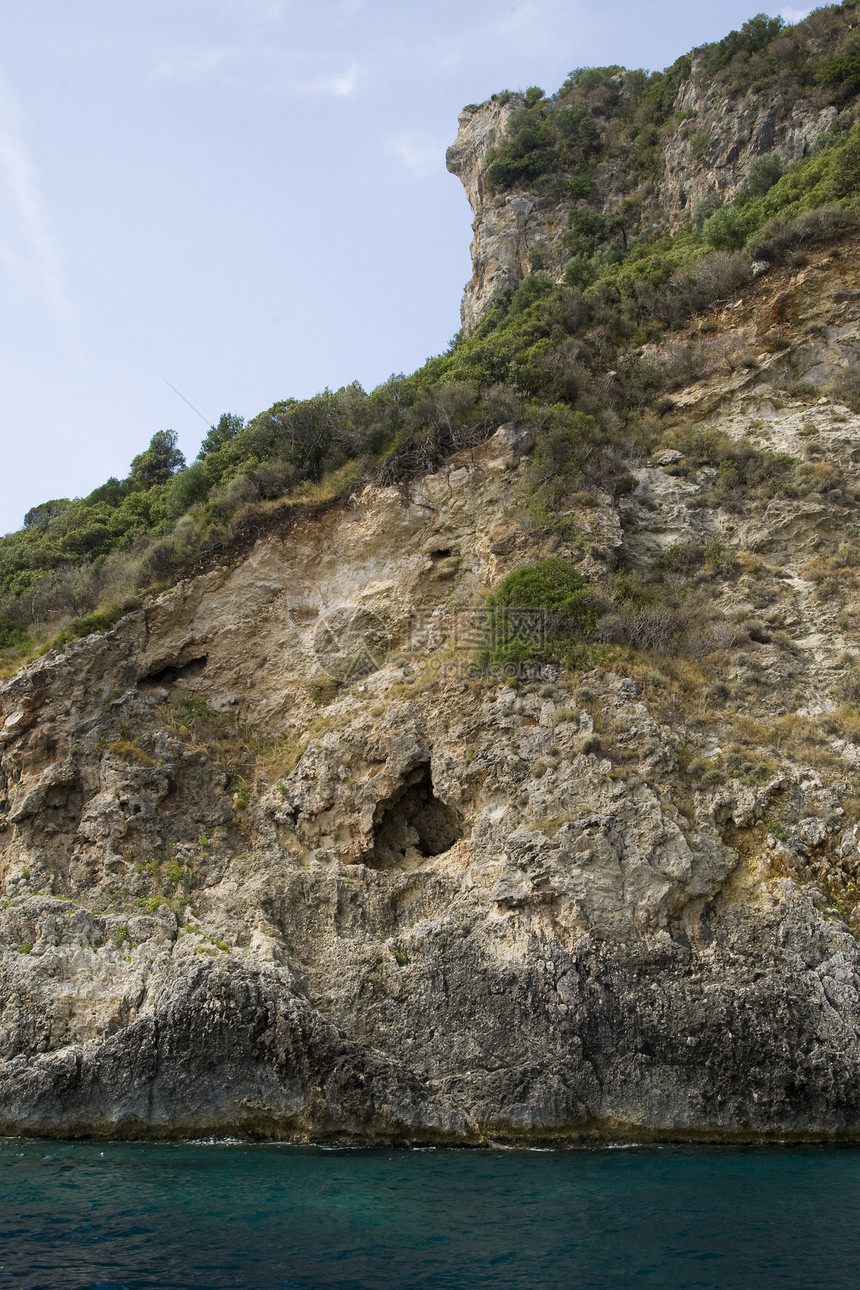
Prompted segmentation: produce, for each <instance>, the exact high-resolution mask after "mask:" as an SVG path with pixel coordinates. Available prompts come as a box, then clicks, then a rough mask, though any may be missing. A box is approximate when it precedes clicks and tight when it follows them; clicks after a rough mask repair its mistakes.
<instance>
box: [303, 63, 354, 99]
mask: <svg viewBox="0 0 860 1290" xmlns="http://www.w3.org/2000/svg"><path fill="white" fill-rule="evenodd" d="M358 77H359V66H358V63H353V64H352V66H351V67H348V68H347V70H346V71H345V72H339V73H337V74H336V75H334V76H326V77H324V78H323V79H322V80H320V81H315V82H313V83H312V84H311V85H310V86H308V88H309V89H311V90H315V91H316V92H317V93H319V94H333V95H334V96H335V98H337V99H348V98H349V97H350V96H351V95H352V94H354V93H355V91H356V88H357V86H358Z"/></svg>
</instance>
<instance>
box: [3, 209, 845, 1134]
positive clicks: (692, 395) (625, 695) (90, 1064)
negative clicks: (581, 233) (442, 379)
mask: <svg viewBox="0 0 860 1290" xmlns="http://www.w3.org/2000/svg"><path fill="white" fill-rule="evenodd" d="M807 259H808V263H807V264H806V265H804V266H802V267H797V266H794V267H792V266H787V267H785V268H774V269H772V270H771V271H770V272H768V273H765V274H763V275H761V276H760V277H759V278H758V279H757V280H756V281H755V282H754V283H752V284H750V285H749V286H747V287H746V288H745V289H743V291H742V292H741V294H740V295H739V296H738V297H737V298H736V299H733V300H731V301H729V302H725V303H722V304H718V305H717V306H715V307H714V309H712V310H711V311H710V312H709V313H705V314H702V315H699V316H698V317H696V318H695V319H694V320H693V321H692V322H691V323H690V324H689V325H688V326H687V328H686V329H685V330H682V331H678V332H675V333H671V334H670V335H669V336H668V337H667V338H664V339H663V340H661V341H658V342H653V343H651V345H650V347H649V346H647V345H646V346H645V350H646V351H647V353H646V354H645V356H646V357H648V358H649V360H650V361H653V362H654V363H658V364H659V363H661V364H663V366H664V368H665V369H669V368H671V370H672V371H674V372H675V373H676V374H677V376H676V379H675V381H674V384H675V387H676V388H675V389H674V390H673V392H672V395H671V398H670V399H666V400H665V401H664V403H663V406H662V412H661V415H660V418H659V422H658V425H657V428H656V429H655V430H654V432H653V435H652V442H653V447H652V448H651V449H650V450H649V451H648V452H647V454H645V455H643V456H642V457H641V458H640V459H639V460H638V461H637V460H631V461H630V463H629V465H630V470H631V475H632V479H631V484H630V487H629V489H628V490H627V491H626V492H625V491H621V492H620V493H616V494H611V493H608V492H605V493H601V492H600V491H599V490H598V491H596V492H595V491H592V493H591V494H590V495H585V494H581V495H578V496H577V497H574V498H572V499H571V500H570V502H569V505H568V510H567V515H566V520H567V523H566V524H564V525H561V526H559V525H555V526H552V525H550V526H547V525H546V524H542V523H539V522H535V520H534V518H530V511H529V506H530V505H531V503H530V498H531V497H532V492H531V491H530V487H529V480H530V478H531V476H530V472H531V471H533V470H534V464H533V459H532V454H533V435H532V433H531V432H530V431H529V430H528V428H527V427H524V426H518V425H517V424H511V423H506V424H504V425H502V426H500V427H499V428H498V429H497V430H496V431H495V433H493V434H491V435H490V436H489V437H488V438H486V440H485V442H484V443H483V444H480V445H478V446H475V447H472V448H469V449H464V450H462V451H460V452H459V453H458V454H455V455H454V456H453V457H452V458H450V459H449V460H448V461H447V462H446V463H445V464H444V465H443V466H441V467H440V468H439V469H436V470H431V471H430V472H429V473H428V474H426V475H423V476H421V477H418V478H416V479H414V480H413V481H412V482H411V483H410V484H409V485H407V486H394V485H392V486H387V487H386V486H378V485H377V486H368V487H366V488H365V489H364V491H363V492H361V494H360V495H359V496H357V497H356V498H354V499H353V500H352V501H351V502H345V503H343V504H334V505H330V506H328V507H327V508H323V509H322V510H321V511H320V512H319V513H318V514H308V515H306V516H305V517H304V518H299V519H298V520H297V522H296V523H295V524H294V525H293V527H292V528H290V529H289V530H288V531H285V532H281V533H278V532H273V533H271V534H268V535H267V534H265V533H263V534H262V535H261V536H260V538H259V540H258V541H257V542H256V544H255V545H253V546H251V547H250V548H247V547H246V548H245V549H242V550H239V551H237V553H236V554H235V555H234V556H233V557H232V558H224V559H223V562H222V563H212V564H211V567H209V568H206V569H203V570H202V571H201V572H200V573H199V574H198V575H197V576H193V577H190V578H188V579H185V580H183V581H181V582H180V583H179V584H178V585H177V586H175V587H173V588H171V589H169V590H167V591H165V592H164V593H163V594H161V595H160V596H158V597H156V598H155V599H153V600H151V601H149V602H147V603H146V604H145V605H144V606H143V607H142V608H141V609H139V610H136V611H134V612H133V613H131V614H129V615H128V616H126V617H125V618H123V619H122V620H121V621H120V622H119V623H117V625H116V626H115V627H113V628H112V629H111V630H109V631H107V632H102V633H100V634H96V635H91V636H89V637H87V638H86V639H84V640H81V641H79V642H77V643H75V644H73V645H71V646H70V647H68V648H67V649H66V650H65V651H64V652H62V653H57V652H54V653H50V654H48V655H46V656H45V657H44V658H42V659H40V660H38V661H36V662H34V663H32V664H31V665H29V666H28V667H27V668H25V669H24V670H23V671H22V672H21V673H20V674H19V675H17V676H16V677H15V678H14V679H12V680H11V681H9V682H7V683H6V684H5V685H4V686H3V687H2V689H0V724H2V735H0V739H2V775H3V779H2V784H3V796H4V802H3V816H2V833H0V845H2V848H3V849H2V859H0V875H2V881H3V883H4V885H5V891H6V900H5V905H4V907H3V910H2V914H0V943H2V958H0V965H1V966H0V1058H2V1060H0V1087H2V1094H3V1095H2V1102H0V1106H2V1112H0V1129H2V1131H4V1132H22V1131H24V1132H34V1133H36V1132H38V1133H47V1134H60V1135H71V1134H82V1133H86V1134H89V1133H95V1134H114V1133H123V1134H131V1135H136V1134H140V1135H147V1134H150V1135H167V1134H184V1133H192V1132H193V1133H198V1132H228V1131H229V1132H247V1133H251V1134H263V1135H271V1136H282V1137H295V1138H307V1137H312V1138H323V1137H335V1138H338V1139H346V1138H353V1139H357V1140H361V1141H369V1140H385V1141H403V1140H407V1141H453V1142H458V1141H463V1142H477V1141H486V1140H506V1141H559V1140H563V1141H578V1140H583V1139H591V1138H594V1137H605V1136H611V1137H623V1136H634V1137H642V1136H651V1135H656V1136H660V1135H664V1136H672V1137H716V1138H724V1137H747V1138H749V1137H759V1136H775V1137H790V1136H800V1137H822V1136H829V1135H833V1136H838V1135H856V1134H857V1133H858V1131H860V1098H858V1092H857V1089H858V1084H857V1078H856V1077H857V1070H858V1060H860V1010H858V988H860V948H858V944H857V941H856V939H855V935H854V932H853V930H852V928H853V927H855V926H856V923H855V921H854V920H855V916H854V903H853V902H854V901H855V899H856V883H857V873H858V868H860V857H858V836H860V824H858V820H860V802H858V799H857V796H856V787H855V784H856V773H857V765H858V761H860V751H858V747H857V745H856V744H855V742H854V739H855V735H856V732H857V730H858V729H860V721H858V718H857V716H856V714H855V713H854V710H853V709H852V708H851V707H850V700H851V698H852V696H853V697H856V694H855V690H857V692H860V687H858V682H857V679H856V678H857V667H856V656H855V655H854V654H853V652H852V651H853V650H854V649H855V648H856V630H857V614H858V612H860V597H858V594H857V589H858V588H857V578H856V567H857V561H856V558H855V552H856V550H857V547H856V543H857V539H858V516H860V512H858V504H857V501H856V498H857V497H858V496H860V478H858V468H860V450H858V447H857V444H858V442H860V439H858V431H860V416H858V415H857V414H856V413H854V412H852V411H851V409H850V408H848V407H846V406H845V405H844V404H842V403H840V402H839V401H838V400H836V399H834V398H832V397H829V396H827V395H825V394H822V393H821V392H820V391H821V388H822V387H823V386H825V385H827V384H828V383H829V382H832V381H833V380H834V379H835V378H836V377H838V375H839V373H840V371H845V370H847V369H848V368H850V366H852V365H853V364H854V363H855V362H856V357H857V348H858V344H860V271H858V269H857V267H856V266H857V241H856V238H855V236H854V235H853V234H852V235H850V236H848V237H845V238H843V239H842V240H841V242H840V245H839V246H837V247H836V248H834V247H833V246H832V245H821V244H819V245H818V246H816V247H815V248H813V249H812V250H811V251H810V252H809V253H808V256H807ZM774 327H777V328H778V330H779V337H780V343H779V344H778V345H777V344H774V343H773V329H774ZM691 376H692V380H691ZM715 435H717V436H723V438H721V439H719V452H720V453H722V454H723V456H722V458H720V459H719V460H718V461H717V464H714V465H711V464H709V463H708V462H705V461H703V459H702V444H703V443H704V444H708V443H711V444H713V442H715V440H714V438H713V436H715ZM708 436H711V438H710V439H709V438H708ZM745 443H746V446H744V444H745ZM732 445H734V448H732ZM773 450H778V452H779V453H781V454H784V456H782V457H774V456H773V455H772V454H773ZM732 451H734V452H735V453H736V455H735V456H734V457H733V456H732V455H731V452H732ZM742 451H743V452H746V453H748V454H749V453H750V452H754V451H755V452H758V453H759V454H762V455H761V456H760V457H758V458H755V460H756V461H757V462H759V463H760V462H762V461H764V462H766V463H770V466H771V468H773V469H775V467H773V462H774V461H777V462H779V463H781V466H780V469H787V467H786V465H785V463H786V462H789V463H791V467H792V470H794V471H795V474H794V475H793V476H792V478H801V477H803V478H806V476H804V475H803V472H804V471H806V472H807V473H808V475H809V478H810V479H811V480H812V481H813V484H814V486H810V487H808V488H807V490H806V491H805V493H803V495H799V494H798V493H797V492H795V495H794V496H786V495H785V490H782V491H781V492H780V491H779V490H777V491H776V492H771V494H770V495H768V489H767V488H766V487H765V485H764V484H761V485H755V486H753V484H752V483H750V485H749V487H748V488H747V489H746V491H738V489H737V488H736V487H735V486H734V485H733V484H732V481H731V479H730V478H728V476H729V475H730V472H731V470H732V469H734V470H737V469H739V466H738V462H739V461H741V456H742ZM768 452H770V453H771V456H767V455H766V454H767V453H768ZM738 454H741V455H738ZM720 460H721V461H722V462H723V463H724V464H723V465H721V464H719V462H720ZM744 460H748V461H749V460H753V459H752V458H750V457H749V456H748V457H746V458H744ZM725 463H728V465H726V464H725ZM798 471H799V472H800V474H798V473H797V472H798ZM750 478H752V477H751V476H750ZM756 490H758V491H756ZM547 559H550V560H555V561H567V562H569V564H570V565H571V566H572V567H574V568H575V569H576V570H578V571H579V572H580V573H581V574H582V575H583V576H584V577H586V578H587V579H588V580H589V582H590V585H592V586H593V587H595V588H599V587H602V588H603V589H604V593H605V594H608V593H606V588H608V587H609V585H610V583H611V582H612V579H617V577H618V573H617V571H618V570H625V571H626V572H625V574H624V576H625V577H627V578H628V579H629V578H632V577H635V576H636V574H637V571H640V572H642V573H645V574H647V575H648V576H650V577H654V576H655V572H654V571H655V570H658V569H662V570H663V572H662V574H661V575H660V577H662V579H663V580H662V582H659V581H658V582H655V583H653V584H652V585H653V586H654V587H655V588H656V589H657V590H656V592H655V594H657V596H658V599H657V600H656V601H655V602H653V611H654V612H653V613H652V617H651V619H650V620H649V622H650V623H651V627H650V628H649V630H651V631H652V632H653V630H654V622H655V620H659V619H661V618H663V619H665V618H667V617H668V616H670V614H671V613H674V612H676V611H677V606H678V604H681V606H682V608H683V606H684V605H686V606H687V609H686V611H685V612H687V614H688V619H687V620H686V621H687V628H686V630H687V632H688V635H687V637H686V638H685V639H686V640H687V647H686V652H685V653H683V654H680V655H679V654H677V653H672V651H671V650H670V651H667V650H661V649H660V648H658V647H655V648H650V649H649V648H645V647H642V646H637V647H635V648H634V647H631V646H630V645H625V644H624V643H623V639H622V638H623V636H624V631H625V630H626V631H628V632H629V631H631V630H632V628H631V627H630V623H629V622H627V623H626V626H625V620H624V612H626V611H625V610H624V603H626V602H622V601H621V600H619V602H618V606H619V612H618V613H617V614H616V615H615V617H616V618H618V619H619V620H620V624H619V623H618V622H615V623H614V622H613V621H612V618H613V615H612V613H604V614H603V619H602V620H601V621H602V624H603V625H602V627H601V636H602V639H603V641H604V643H603V644H602V645H600V646H599V647H598V649H597V652H596V653H595V652H594V651H592V653H591V654H589V655H587V657H586V656H585V655H583V658H582V661H581V663H580V664H578V663H577V661H576V658H575V657H571V658H570V659H569V660H568V662H567V664H566V665H564V664H562V663H553V662H546V661H541V660H540V652H539V651H534V650H533V651H532V653H531V656H530V654H529V651H528V650H525V651H522V652H521V655H520V657H519V658H517V657H516V652H515V651H514V652H513V653H512V652H511V651H508V653H507V654H505V655H504V656H502V655H500V654H499V653H498V651H497V652H496V653H495V654H494V653H493V648H492V645H493V642H492V639H490V640H489V642H488V641H487V639H486V636H485V633H486V632H487V630H488V623H489V630H491V631H492V630H495V628H493V625H492V620H489V619H488V618H487V616H486V614H485V613H484V612H483V611H482V610H480V608H479V607H480V605H481V603H482V598H483V596H484V595H485V594H486V593H487V592H488V591H490V590H491V589H493V588H498V587H499V586H500V585H502V586H504V585H505V581H504V580H505V578H506V576H507V575H509V574H511V573H513V572H514V571H516V570H517V569H518V568H520V567H522V566H524V565H527V566H540V567H547V566H541V561H544V560H547ZM612 585H616V584H615V583H613V584H612ZM693 593H695V595H694V594H693ZM659 597H663V599H662V600H661V599H659ZM673 597H674V599H673ZM678 597H680V598H681V599H680V600H678ZM684 597H687V599H686V600H685V599H684ZM690 597H692V599H691V598H690ZM642 612H643V613H644V610H643V611H642ZM552 625H553V620H551V619H548V618H538V619H535V618H534V617H529V616H528V615H527V616H525V617H523V618H522V619H521V620H516V623H515V626H516V627H517V630H518V631H519V632H520V633H521V634H524V635H525V636H526V637H528V635H529V633H531V634H532V636H531V644H532V645H534V643H535V639H534V634H535V633H538V634H540V633H541V632H542V631H544V630H551V629H552ZM640 627H641V623H640ZM506 630H507V629H506ZM697 632H698V633H699V635H698V636H696V633H697ZM696 639H700V644H699V645H698V646H696V645H695V644H694V643H691V642H694V641H695V640H696ZM505 640H509V637H508V636H505ZM618 642H620V643H618ZM482 645H484V646H487V645H489V652H487V651H486V649H485V652H484V654H483V655H482V654H481V653H480V648H481V646H482ZM476 651H477V653H476ZM601 651H602V652H601ZM595 660H598V661H597V662H595ZM846 703H847V704H848V706H846Z"/></svg>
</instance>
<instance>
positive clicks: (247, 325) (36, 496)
mask: <svg viewBox="0 0 860 1290" xmlns="http://www.w3.org/2000/svg"><path fill="white" fill-rule="evenodd" d="M755 11H756V9H755V6H754V5H753V4H752V3H746V2H744V0H711V3H710V4H708V5H692V4H690V3H689V0H654V2H653V3H648V0H599V2H598V0H423V2H422V3H420V4H418V3H410V0H316V3H313V4H309V3H308V2H307V0H75V3H74V4H70V3H69V0H27V3H26V4H22V3H21V0H0V532H7V531H10V530H12V529H14V528H17V527H19V526H20V524H21V523H22V520H23V516H24V513H25V512H26V510H27V509H28V508H29V507H30V506H33V505H35V504H37V503H39V502H42V501H46V500H48V499H49V498H54V497H73V496H79V495H83V494H86V493H87V492H89V491H91V489H93V488H95V487H96V486H97V485H98V484H100V483H102V482H103V481H104V480H105V479H106V478H107V477H108V476H109V475H117V476H119V477H122V476H123V475H125V474H126V473H127V472H128V467H129V463H130V461H131V458H132V457H133V456H134V455H135V454H136V453H138V452H141V451H142V450H143V449H144V448H145V447H146V446H147V444H148V442H149V440H150V438H151V436H152V435H153V433H154V432H155V431H156V430H163V429H174V430H175V431H176V432H177V434H178V436H179V442H180V445H181V447H182V449H183V450H184V452H185V454H186V456H187V457H188V459H189V461H190V460H191V459H193V457H194V456H195V454H196V453H197V450H198V448H199V445H200V441H201V438H202V437H203V435H205V433H206V430H207V427H208V426H209V425H210V424H212V423H213V422H215V421H217V419H218V417H219V416H220V415H221V413H222V412H233V413H236V414H239V415H241V416H244V417H246V418H250V417H252V416H254V415H255V414H256V413H258V412H260V411H262V410H263V409H264V408H267V407H269V406H270V405H271V404H272V403H274V402H275V401H276V400H278V399H283V398H288V397H296V398H304V397H307V396H309V395H311V394H314V393H317V392H318V391H320V390H322V389H324V388H326V387H329V388H331V389H336V388H338V387H339V386H341V385H345V384H348V383H349V382H351V381H354V380H357V381H360V382H361V384H362V385H363V386H364V387H365V389H372V388H373V387H374V386H375V385H377V384H379V382H380V381H383V380H385V379H386V378H387V377H388V376H389V375H390V374H391V373H392V372H409V371H412V370H414V368H416V367H417V366H419V365H420V364H421V363H423V362H424V360H425V359H426V358H428V357H429V356H430V355H432V354H437V353H439V352H441V351H442V350H444V349H445V348H446V346H447V344H448V342H449V340H450V338H451V337H452V336H453V334H454V333H455V332H456V330H457V328H458V327H459V304H460V297H461V294H462V289H463V286H464V284H465V282H466V280H467V278H468V277H469V273H470V263H469V242H470V238H471V232H470V223H471V212H470V211H469V207H468V204H467V202H466V198H465V195H464V193H463V190H462V188H461V186H460V183H459V181H458V180H457V179H455V178H454V177H453V176H452V175H449V174H448V173H447V172H446V170H445V149H446V147H447V145H448V144H449V143H451V142H452V141H453V139H454V136H455V134H456V131H457V116H458V114H459V112H460V111H461V109H462V108H463V106H464V105H465V104H467V103H478V102H481V101H483V100H484V99H486V98H488V97H489V96H490V95H491V94H493V93H495V92H497V91H500V90H503V89H524V88H526V87H528V86H529V85H540V86H541V87H542V88H543V89H545V90H546V91H547V92H548V93H551V92H552V91H554V90H555V89H557V88H558V86H559V85H560V84H561V83H562V82H563V80H564V79H565V77H566V76H567V75H568V73H569V72H570V71H571V70H572V69H573V68H575V67H582V66H594V65H603V64H607V63H620V64H623V65H625V66H628V67H645V68H648V69H650V70H653V69H657V68H663V67H666V66H668V65H669V64H670V63H671V62H673V61H674V59H675V58H677V57H678V56H679V55H680V54H682V53H685V52H686V51H687V50H688V49H690V48H691V47H693V46H694V45H697V44H702V43H704V42H705V41H709V40H718V39H720V38H721V37H722V36H724V35H725V34H726V33H727V32H728V31H729V30H730V29H731V28H733V27H738V26H740V24H741V23H742V22H743V21H745V20H746V19H747V18H749V17H750V16H751V15H752V14H753V13H754V12H755ZM808 11H809V9H808V7H807V8H795V9H790V8H789V9H783V10H782V11H781V12H782V13H783V15H784V16H785V17H786V18H787V19H788V20H790V21H792V20H794V21H796V20H797V19H799V18H800V17H802V16H804V15H805V14H806V13H807V12H808ZM770 12H777V10H775V9H771V10H770Z"/></svg>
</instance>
